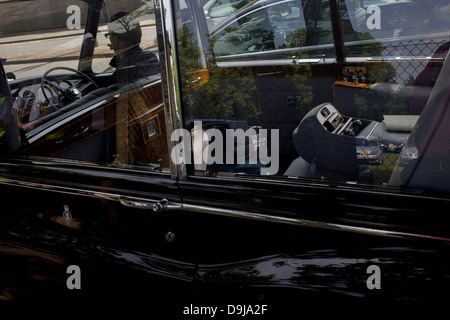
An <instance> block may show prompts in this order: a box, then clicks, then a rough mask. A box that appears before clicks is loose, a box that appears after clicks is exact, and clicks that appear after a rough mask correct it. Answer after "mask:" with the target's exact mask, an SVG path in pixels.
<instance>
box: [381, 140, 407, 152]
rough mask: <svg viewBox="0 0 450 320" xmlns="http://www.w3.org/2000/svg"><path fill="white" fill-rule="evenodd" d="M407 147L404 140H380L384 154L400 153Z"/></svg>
mask: <svg viewBox="0 0 450 320" xmlns="http://www.w3.org/2000/svg"><path fill="white" fill-rule="evenodd" d="M404 145H405V141H404V139H399V140H394V139H380V146H381V150H383V152H394V153H399V152H400V151H401V150H402V148H403V146H404Z"/></svg>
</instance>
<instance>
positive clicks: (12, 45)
mask: <svg viewBox="0 0 450 320" xmlns="http://www.w3.org/2000/svg"><path fill="white" fill-rule="evenodd" d="M106 32H107V28H106V26H102V27H100V28H99V33H98V35H97V46H96V49H95V54H96V55H99V56H98V57H96V58H94V62H93V70H94V71H96V72H101V71H104V70H105V69H107V68H108V67H109V61H110V59H111V57H112V56H113V53H112V51H111V50H110V49H109V47H108V43H109V41H108V39H106V38H105V36H104V34H105V33H106ZM82 40H83V30H64V31H55V32H52V33H44V34H30V35H20V36H12V37H7V38H6V37H5V38H1V39H0V57H1V58H2V59H5V58H6V59H7V62H6V64H5V69H6V71H7V72H13V73H14V74H15V75H16V77H17V78H18V79H19V78H23V77H30V76H37V75H42V74H43V73H44V72H45V71H46V70H48V69H50V68H52V67H56V66H65V67H70V68H75V69H77V68H78V60H79V56H80V48H81V43H82ZM141 46H142V47H143V48H153V47H156V29H155V27H154V21H145V23H144V24H143V26H142V43H141Z"/></svg>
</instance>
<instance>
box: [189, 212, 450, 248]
mask: <svg viewBox="0 0 450 320" xmlns="http://www.w3.org/2000/svg"><path fill="white" fill-rule="evenodd" d="M182 208H183V210H184V211H191V212H201V213H208V214H215V215H221V216H228V217H241V218H246V219H254V220H259V221H267V222H275V223H283V224H290V225H296V226H304V227H309V228H318V229H326V230H335V231H349V232H356V233H362V234H370V235H377V236H384V237H393V238H403V239H410V238H415V239H418V238H419V239H432V240H439V241H444V242H449V243H450V239H448V238H442V237H435V236H427V235H421V234H414V233H407V232H398V231H391V230H381V229H374V228H362V227H356V226H350V225H343V224H336V223H328V222H321V221H312V220H305V219H297V218H289V217H281V216H273V215H266V214H260V213H250V212H246V211H241V210H232V209H223V208H213V207H206V206H199V205H190V204H183V206H182Z"/></svg>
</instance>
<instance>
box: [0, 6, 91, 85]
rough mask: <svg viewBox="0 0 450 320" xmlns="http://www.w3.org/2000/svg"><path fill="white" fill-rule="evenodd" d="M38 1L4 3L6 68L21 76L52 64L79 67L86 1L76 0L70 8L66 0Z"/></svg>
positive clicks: (1, 44) (0, 44)
mask: <svg viewBox="0 0 450 320" xmlns="http://www.w3.org/2000/svg"><path fill="white" fill-rule="evenodd" d="M37 3H42V1H38V2H37ZM37 3H35V4H31V5H30V3H29V2H26V3H20V2H18V3H8V4H1V10H2V13H1V15H2V21H1V24H0V28H1V29H0V57H1V58H2V59H6V61H5V64H4V67H5V71H6V72H12V73H14V74H15V76H16V77H17V78H20V79H22V78H25V77H32V76H38V75H42V74H43V73H44V72H45V71H46V70H48V69H50V68H51V67H53V66H60V65H64V66H66V67H71V68H75V69H77V68H78V60H79V57H80V50H81V44H82V40H83V31H84V29H83V28H84V24H85V21H86V16H87V11H88V8H87V4H86V3H85V2H83V1H80V0H74V1H71V3H70V5H71V7H70V8H69V5H68V4H67V3H66V2H59V3H54V4H53V5H48V3H47V2H46V5H44V6H42V5H38V4H37ZM72 10H73V11H72ZM67 11H69V12H71V14H68V13H67ZM18 13H22V15H19V17H18ZM72 15H73V18H71V16H72ZM30 21H32V23H30ZM69 27H70V29H69Z"/></svg>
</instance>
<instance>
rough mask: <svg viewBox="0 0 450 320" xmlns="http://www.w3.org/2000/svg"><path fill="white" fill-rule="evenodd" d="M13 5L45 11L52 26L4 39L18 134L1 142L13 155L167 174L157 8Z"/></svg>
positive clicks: (8, 116) (11, 116)
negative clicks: (155, 11)
mask: <svg viewBox="0 0 450 320" xmlns="http://www.w3.org/2000/svg"><path fill="white" fill-rule="evenodd" d="M12 5H13V6H15V7H16V10H18V9H19V7H20V6H22V8H25V7H24V6H27V5H28V6H34V7H35V8H37V7H38V6H39V5H41V6H43V7H44V8H42V11H45V12H48V13H47V14H46V17H47V18H48V19H49V20H47V21H46V23H47V25H45V26H42V27H40V29H37V30H34V32H33V33H31V32H30V31H29V30H28V29H26V28H25V29H22V28H21V26H20V25H18V26H16V29H17V30H13V31H11V32H10V34H9V36H8V37H7V36H6V35H5V34H4V33H2V39H3V44H2V45H0V55H1V56H2V58H4V59H2V62H3V63H4V68H5V71H6V72H7V73H8V77H9V78H10V79H9V81H8V83H9V87H10V89H11V91H10V92H11V100H10V101H11V103H9V104H7V105H6V104H5V106H7V107H5V108H3V109H2V115H4V119H5V121H7V122H8V126H6V127H7V128H9V129H8V130H9V131H10V132H9V133H8V132H6V133H3V136H4V137H3V138H4V139H3V140H2V141H1V142H2V145H3V146H10V148H9V151H8V153H9V154H10V155H13V156H27V157H33V156H38V157H50V158H54V159H55V158H59V159H64V160H71V161H83V163H88V164H92V163H95V164H97V165H105V166H114V167H126V168H136V169H139V170H150V171H154V170H161V171H162V170H168V168H169V156H168V155H169V152H168V147H167V138H166V137H167V135H166V129H165V128H166V126H165V120H164V108H163V98H162V87H161V79H160V64H159V59H158V57H157V50H155V48H154V45H155V44H156V41H155V39H156V31H155V24H154V16H153V14H154V8H153V6H152V5H150V4H143V3H142V2H140V1H134V2H130V3H128V4H127V5H123V6H119V5H117V4H114V3H113V4H109V5H108V6H105V5H104V4H103V1H101V0H99V1H87V2H84V1H74V2H73V4H72V7H70V8H68V7H66V6H57V10H51V8H47V7H48V5H49V2H47V1H35V2H33V3H29V2H27V3H26V4H21V3H14V4H12ZM69 9H70V10H69ZM72 9H73V10H74V11H73V12H72V11H71V10H72ZM78 9H80V11H79V10H78ZM27 10H28V11H26V12H32V10H29V9H27ZM83 19H84V20H83ZM77 23H79V24H80V25H79V26H73V24H77ZM72 26H73V28H72ZM69 27H70V28H69ZM36 28H38V27H36ZM19 31H20V32H22V33H21V34H17V33H18V32H19ZM11 124H14V125H15V126H16V129H15V130H12V129H11V128H12V127H11ZM4 130H6V129H4ZM8 130H6V131H8ZM0 139H2V137H0ZM8 139H9V140H10V141H9V142H8V141H7V140H8ZM14 139H15V140H16V141H17V143H11V141H12V140H14ZM12 146H13V147H12ZM6 149H7V148H6Z"/></svg>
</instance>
